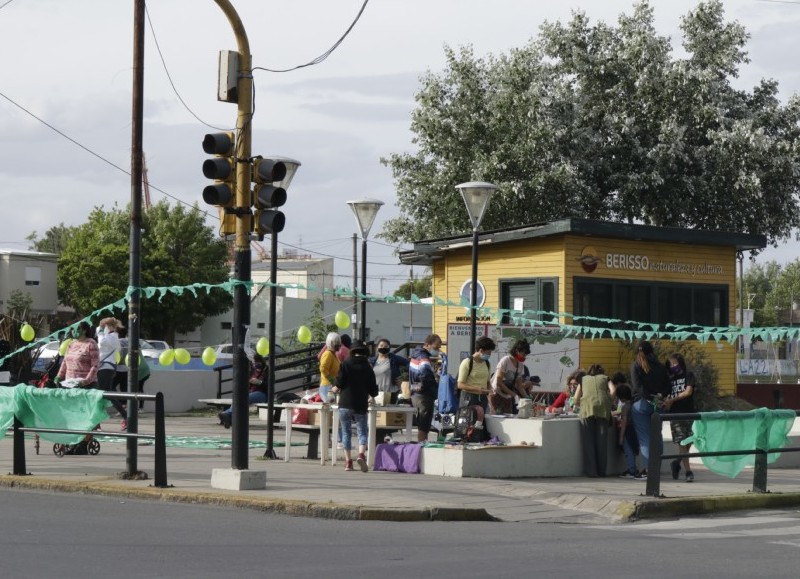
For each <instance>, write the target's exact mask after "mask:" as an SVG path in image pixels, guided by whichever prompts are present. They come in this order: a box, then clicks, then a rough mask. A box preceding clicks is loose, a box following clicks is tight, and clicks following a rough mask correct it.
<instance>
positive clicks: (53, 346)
mask: <svg viewBox="0 0 800 579" xmlns="http://www.w3.org/2000/svg"><path fill="white" fill-rule="evenodd" d="M60 346H61V342H59V341H58V340H53V341H52V342H48V343H46V344H44V345H42V346H39V347H38V348H36V349H35V350H33V352H31V356H32V357H34V358H37V359H36V362H35V363H34V364H33V371H34V372H44V370H45V369H46V368H47V367H48V366H49V365H50V363H51V362H52V361H53V358H55V357H56V356H58V349H59V347H60Z"/></svg>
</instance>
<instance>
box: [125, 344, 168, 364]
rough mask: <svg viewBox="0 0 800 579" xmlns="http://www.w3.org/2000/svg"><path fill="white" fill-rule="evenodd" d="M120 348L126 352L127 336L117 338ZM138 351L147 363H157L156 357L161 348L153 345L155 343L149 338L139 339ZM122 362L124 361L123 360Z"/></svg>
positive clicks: (159, 353)
mask: <svg viewBox="0 0 800 579" xmlns="http://www.w3.org/2000/svg"><path fill="white" fill-rule="evenodd" d="M119 345H120V348H122V349H123V350H125V351H126V352H127V350H128V338H120V340H119ZM139 351H140V352H141V353H142V357H143V358H144V359H145V360H147V363H148V364H150V365H151V366H154V365H156V364H158V357H159V356H160V355H161V352H162V350H160V349H158V348H156V347H155V345H154V344H153V343H152V342H151V341H150V340H141V339H140V340H139ZM123 363H124V362H123Z"/></svg>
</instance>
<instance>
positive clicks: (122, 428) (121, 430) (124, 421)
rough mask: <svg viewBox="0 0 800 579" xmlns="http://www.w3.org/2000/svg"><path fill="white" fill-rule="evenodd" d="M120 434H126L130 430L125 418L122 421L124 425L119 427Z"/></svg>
mask: <svg viewBox="0 0 800 579" xmlns="http://www.w3.org/2000/svg"><path fill="white" fill-rule="evenodd" d="M119 429H120V432H125V431H126V430H128V421H127V420H125V419H124V418H123V419H122V423H121V424H120V425H119Z"/></svg>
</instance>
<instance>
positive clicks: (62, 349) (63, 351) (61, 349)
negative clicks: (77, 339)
mask: <svg viewBox="0 0 800 579" xmlns="http://www.w3.org/2000/svg"><path fill="white" fill-rule="evenodd" d="M70 342H72V338H67V339H66V340H64V341H63V342H61V345H60V346H59V347H58V353H59V354H61V355H62V356H64V355H66V353H67V348H69V344H70Z"/></svg>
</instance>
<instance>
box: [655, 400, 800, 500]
mask: <svg viewBox="0 0 800 579" xmlns="http://www.w3.org/2000/svg"><path fill="white" fill-rule="evenodd" d="M794 413H795V416H797V411H796V410H795V411H794ZM701 419H702V414H701V413H699V412H691V413H683V414H678V413H676V414H660V413H658V412H654V413H653V415H652V416H651V418H650V445H649V450H650V457H649V459H648V463H647V488H646V490H645V493H646V494H647V495H648V496H651V497H661V496H662V495H661V461H663V460H674V459H684V458H699V457H704V456H741V455H747V454H754V455H755V465H754V468H753V488H752V492H754V493H766V492H768V491H767V455H768V454H771V453H776V452H798V451H800V447H797V446H787V447H784V448H768V449H766V450H763V449H759V448H752V449H739V450H726V451H718V452H690V453H687V454H661V453H662V445H663V437H662V433H661V429H662V424H663V423H664V422H665V421H666V422H672V421H677V420H684V421H688V420H701Z"/></svg>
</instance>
